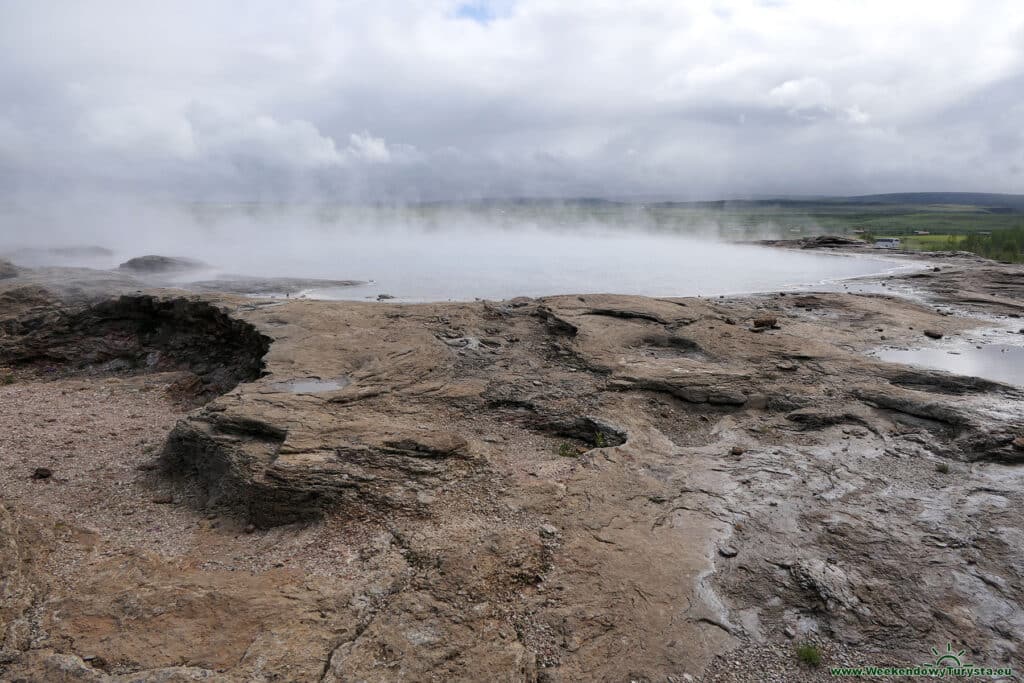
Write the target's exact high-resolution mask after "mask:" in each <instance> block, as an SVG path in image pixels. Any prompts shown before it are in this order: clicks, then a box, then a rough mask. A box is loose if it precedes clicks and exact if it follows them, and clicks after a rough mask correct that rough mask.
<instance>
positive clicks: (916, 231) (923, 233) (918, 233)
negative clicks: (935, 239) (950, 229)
mask: <svg viewBox="0 0 1024 683" xmlns="http://www.w3.org/2000/svg"><path fill="white" fill-rule="evenodd" d="M914 234H915V235H930V234H931V233H930V232H929V231H927V230H915V231H914Z"/></svg>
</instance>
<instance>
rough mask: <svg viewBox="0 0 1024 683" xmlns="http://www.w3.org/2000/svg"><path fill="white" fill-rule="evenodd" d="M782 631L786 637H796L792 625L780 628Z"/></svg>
mask: <svg viewBox="0 0 1024 683" xmlns="http://www.w3.org/2000/svg"><path fill="white" fill-rule="evenodd" d="M782 632H783V633H784V634H785V636H786V637H787V638H796V631H795V630H794V629H793V627H792V626H787V627H786V628H784V629H782Z"/></svg>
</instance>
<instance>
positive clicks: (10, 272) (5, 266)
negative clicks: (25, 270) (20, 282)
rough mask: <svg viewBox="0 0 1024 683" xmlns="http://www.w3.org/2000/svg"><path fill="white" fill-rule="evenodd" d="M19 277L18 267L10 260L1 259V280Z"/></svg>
mask: <svg viewBox="0 0 1024 683" xmlns="http://www.w3.org/2000/svg"><path fill="white" fill-rule="evenodd" d="M12 277H18V268H17V267H16V266H15V265H14V264H13V263H11V262H10V261H4V260H3V259H0V280H8V279H10V278H12Z"/></svg>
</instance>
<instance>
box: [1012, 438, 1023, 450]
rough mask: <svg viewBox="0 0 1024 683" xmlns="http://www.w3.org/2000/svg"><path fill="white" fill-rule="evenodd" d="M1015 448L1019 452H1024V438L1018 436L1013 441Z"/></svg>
mask: <svg viewBox="0 0 1024 683" xmlns="http://www.w3.org/2000/svg"><path fill="white" fill-rule="evenodd" d="M1013 447H1014V448H1016V449H1017V450H1018V451H1024V436H1018V437H1017V438H1016V439H1014V440H1013Z"/></svg>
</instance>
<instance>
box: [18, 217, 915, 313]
mask: <svg viewBox="0 0 1024 683" xmlns="http://www.w3.org/2000/svg"><path fill="white" fill-rule="evenodd" d="M0 228H2V232H0V236H2V240H0V253H6V254H7V255H8V257H10V258H12V259H13V260H15V261H16V262H20V263H21V264H22V265H26V266H38V265H61V266H84V267H92V268H104V269H105V268H116V266H117V265H118V264H119V263H121V262H123V261H125V260H127V259H129V258H132V257H135V256H141V255H144V254H160V255H166V256H180V257H188V258H192V259H198V260H200V261H202V262H204V263H205V264H208V266H209V268H206V269H203V270H201V271H190V272H184V273H180V274H177V275H175V276H174V279H175V280H176V281H177V282H179V283H182V284H184V283H187V282H190V281H196V280H207V279H215V278H224V277H232V276H249V277H261V278H272V277H288V278H311V279H328V280H360V281H365V282H366V283H367V284H365V285H360V286H355V287H318V286H311V287H310V288H309V289H307V291H306V292H305V294H306V295H307V296H310V297H314V298H336V299H367V298H376V297H377V295H379V294H388V295H391V296H393V297H395V298H397V299H399V300H404V301H445V300H472V299H474V298H484V299H506V298H511V297H515V296H531V297H533V296H543V295H551V294H571V293H578V294H584V293H595V292H609V293H619V294H644V295H653V296H696V295H719V294H730V293H744V292H755V291H767V290H777V289H792V288H800V287H806V286H812V285H815V284H818V283H821V282H824V281H830V280H836V279H841V278H850V277H856V276H862V275H869V274H875V273H881V272H885V271H888V270H891V269H893V268H894V267H899V265H900V264H899V263H898V262H894V261H891V260H885V259H881V258H870V257H851V256H843V255H832V254H822V253H817V252H813V253H812V252H806V253H804V252H796V251H788V250H781V249H770V248H767V247H761V246H756V245H750V244H738V243H735V242H728V241H725V240H724V239H722V236H723V235H726V236H729V237H731V238H733V239H739V238H756V237H764V236H769V235H770V234H771V233H772V232H773V231H774V230H776V228H775V227H774V226H746V227H742V228H741V227H737V226H734V225H730V224H728V223H725V224H723V223H722V222H721V221H720V220H716V219H712V218H710V217H707V216H701V215H685V216H682V217H678V216H677V217H676V218H674V219H673V220H665V219H664V217H658V216H652V215H651V214H649V213H645V212H643V211H642V210H640V209H638V208H637V207H633V206H616V207H611V208H609V207H600V208H596V209H595V208H592V207H591V208H586V207H584V208H581V207H578V206H568V207H567V206H511V207H504V208H494V207H465V206H462V207H459V206H456V207H452V206H420V207H397V208H396V207H332V206H315V207H309V206H288V205H273V206H268V205H234V206H228V205H217V206H213V205H202V206H196V205H172V206H145V205H143V206H126V205H117V206H95V205H92V206H79V207H77V208H72V207H70V206H68V207H63V208H55V207H32V208H30V209H28V210H26V209H24V208H23V207H19V209H18V210H14V209H10V208H9V209H8V210H7V211H5V212H3V214H2V219H0ZM69 246H76V247H83V248H84V249H72V250H69V249H68V247H69ZM54 247H57V248H61V249H62V251H53V250H52V248H54ZM97 247H98V249H97Z"/></svg>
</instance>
